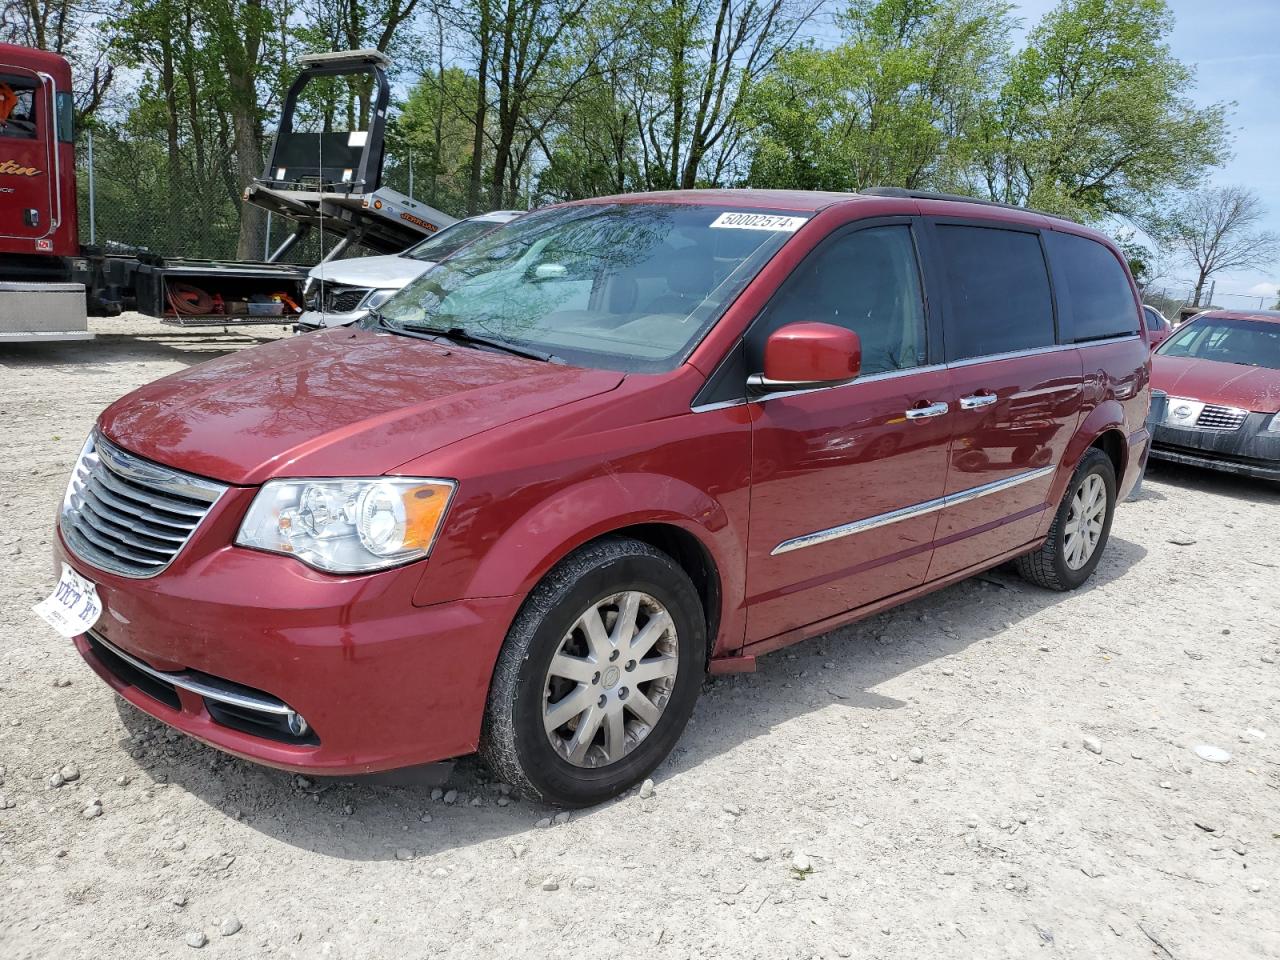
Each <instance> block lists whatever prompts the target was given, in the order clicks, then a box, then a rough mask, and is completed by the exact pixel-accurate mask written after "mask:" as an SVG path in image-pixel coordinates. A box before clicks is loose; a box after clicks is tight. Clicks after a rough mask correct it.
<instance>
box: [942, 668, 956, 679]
mask: <svg viewBox="0 0 1280 960" xmlns="http://www.w3.org/2000/svg"><path fill="white" fill-rule="evenodd" d="M942 675H943V676H944V677H954V676H955V675H956V672H955V671H954V670H952V669H951V668H950V667H943V668H942Z"/></svg>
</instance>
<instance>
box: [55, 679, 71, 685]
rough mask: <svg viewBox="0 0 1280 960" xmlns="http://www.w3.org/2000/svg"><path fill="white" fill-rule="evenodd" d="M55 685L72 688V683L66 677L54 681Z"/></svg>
mask: <svg viewBox="0 0 1280 960" xmlns="http://www.w3.org/2000/svg"><path fill="white" fill-rule="evenodd" d="M53 685H54V686H55V687H69V686H71V681H70V680H68V679H67V678H66V677H59V678H58V679H57V680H55V681H53Z"/></svg>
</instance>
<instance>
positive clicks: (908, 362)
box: [748, 225, 926, 376]
mask: <svg viewBox="0 0 1280 960" xmlns="http://www.w3.org/2000/svg"><path fill="white" fill-rule="evenodd" d="M806 321H817V322H820V323H830V324H834V325H836V326H840V327H846V328H848V329H849V330H852V331H853V332H854V333H856V334H857V335H858V338H859V339H860V340H861V341H862V370H861V373H862V375H863V376H866V375H869V374H874V373H889V372H891V371H893V370H905V369H907V368H908V367H918V366H920V365H921V364H923V363H924V362H925V358H926V345H925V319H924V298H923V296H922V295H921V289H920V267H919V264H918V263H917V261H916V250H915V243H914V242H913V241H912V238H911V228H910V227H908V226H905V225H904V226H885V227H867V228H864V229H861V230H854V231H852V232H849V233H841V234H837V235H836V236H834V237H831V238H829V239H827V240H825V241H824V242H823V243H822V244H821V245H820V246H819V247H818V248H817V249H816V250H815V251H814V252H813V253H811V254H809V256H808V257H806V258H805V260H804V262H803V263H801V264H800V266H798V267H797V268H796V270H795V272H794V273H792V274H791V276H789V277H788V278H787V280H786V283H785V284H783V286H782V288H781V289H780V290H779V291H778V293H777V294H776V295H775V296H774V298H773V300H772V301H771V302H770V303H769V306H768V307H767V308H766V310H765V313H764V314H763V315H762V316H761V318H760V320H759V321H758V322H757V324H756V326H755V327H754V328H753V329H752V332H751V336H750V338H749V345H748V346H749V351H750V354H749V357H748V360H749V362H750V363H751V365H752V369H753V370H762V369H764V344H765V340H767V339H768V336H769V334H771V333H772V332H773V331H775V330H777V329H778V328H779V327H783V326H786V325H787V324H789V323H802V322H806Z"/></svg>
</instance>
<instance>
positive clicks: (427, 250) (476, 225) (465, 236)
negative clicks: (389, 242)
mask: <svg viewBox="0 0 1280 960" xmlns="http://www.w3.org/2000/svg"><path fill="white" fill-rule="evenodd" d="M500 226H502V224H500V223H498V222H497V221H496V220H459V221H458V222H457V223H451V224H449V226H447V227H445V228H444V229H443V230H441V231H440V232H439V233H437V234H435V235H434V236H430V237H427V239H425V240H423V241H422V242H421V243H419V244H417V245H416V246H412V247H410V248H409V249H408V250H406V251H405V252H404V253H402V254H400V256H402V257H410V258H412V259H414V260H443V259H444V258H445V257H449V256H452V255H453V254H455V253H457V252H458V251H459V250H461V249H462V248H463V247H465V246H466V245H467V244H468V243H470V242H471V241H472V240H474V239H475V238H476V237H483V236H484V235H485V234H486V233H488V232H489V231H490V230H492V229H494V228H495V227H500Z"/></svg>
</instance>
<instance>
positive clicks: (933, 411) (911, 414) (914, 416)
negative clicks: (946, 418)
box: [907, 403, 950, 420]
mask: <svg viewBox="0 0 1280 960" xmlns="http://www.w3.org/2000/svg"><path fill="white" fill-rule="evenodd" d="M949 409H950V408H949V407H948V406H947V405H946V404H945V403H931V404H929V405H928V406H927V407H912V408H911V409H910V410H908V411H907V419H908V420H923V419H925V417H940V416H942V415H943V414H944V413H946V412H947V410H949Z"/></svg>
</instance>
